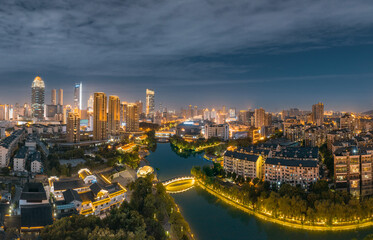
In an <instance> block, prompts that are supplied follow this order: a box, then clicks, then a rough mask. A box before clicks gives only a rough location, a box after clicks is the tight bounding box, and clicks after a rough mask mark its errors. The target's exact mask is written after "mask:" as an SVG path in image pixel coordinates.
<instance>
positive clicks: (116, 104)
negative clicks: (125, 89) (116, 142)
mask: <svg viewBox="0 0 373 240" xmlns="http://www.w3.org/2000/svg"><path fill="white" fill-rule="evenodd" d="M119 130H120V100H119V97H118V96H109V113H108V133H109V134H111V135H118V134H119Z"/></svg>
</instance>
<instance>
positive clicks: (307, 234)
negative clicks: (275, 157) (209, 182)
mask: <svg viewBox="0 0 373 240" xmlns="http://www.w3.org/2000/svg"><path fill="white" fill-rule="evenodd" d="M147 159H148V161H149V163H150V165H151V166H153V168H154V169H156V171H157V174H158V177H159V179H160V180H167V179H170V178H173V177H179V176H189V175H190V169H191V168H192V167H193V166H196V165H200V166H203V165H205V164H209V162H207V161H206V160H205V159H203V155H201V154H196V155H191V156H179V155H178V154H176V153H175V152H174V151H173V150H172V149H171V146H170V144H169V143H162V144H158V146H157V150H156V151H155V152H154V153H151V154H150V155H149V156H148V157H147ZM172 196H173V198H174V199H175V202H176V203H177V204H178V205H179V207H180V209H181V212H182V214H183V216H184V218H185V220H187V221H188V223H189V225H190V227H191V229H192V232H193V234H194V235H195V236H196V238H197V239H198V240H236V239H237V240H240V239H253V240H256V239H259V240H262V239H263V240H293V239H300V240H308V239H316V240H324V239H325V240H351V239H358V240H362V239H363V238H364V237H365V236H367V235H368V234H371V233H373V229H372V228H368V229H364V230H359V231H348V232H346V231H343V232H312V231H303V230H294V229H290V228H287V227H283V226H279V225H277V224H273V223H269V222H265V221H263V220H260V219H258V218H256V217H255V216H252V215H249V214H247V213H244V212H242V211H240V210H238V209H235V208H234V207H231V206H230V205H228V204H226V203H224V202H222V201H220V200H219V199H217V198H216V197H214V196H212V195H211V194H209V193H207V192H206V191H204V190H202V189H200V188H198V187H196V188H193V189H192V190H189V191H187V192H184V193H179V194H174V195H172Z"/></svg>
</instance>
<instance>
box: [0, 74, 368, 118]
mask: <svg viewBox="0 0 373 240" xmlns="http://www.w3.org/2000/svg"><path fill="white" fill-rule="evenodd" d="M37 76H39V77H41V78H42V79H43V81H44V83H45V104H47V105H49V104H51V91H52V89H56V90H58V89H61V88H60V87H52V88H48V85H47V83H46V81H45V80H44V78H43V77H42V76H41V75H40V74H39V75H35V77H37ZM35 77H34V78H35ZM32 81H33V80H32ZM32 81H31V83H32ZM82 85H83V87H82V88H83V94H82V95H83V99H82V103H83V104H82V105H83V109H86V108H87V102H88V99H89V96H90V95H93V94H94V93H95V92H104V93H105V94H106V95H107V96H108V97H109V96H110V95H115V96H118V97H119V99H120V101H121V102H135V101H139V100H141V101H142V103H143V104H144V108H145V102H146V101H145V92H146V88H145V89H144V93H143V96H142V97H139V98H133V99H131V100H128V99H125V98H122V97H121V96H120V94H119V95H118V94H111V93H110V92H105V91H99V90H97V91H90V92H87V90H85V84H84V82H82ZM74 86H75V82H74V83H73V84H72V87H71V89H70V91H66V90H65V89H63V88H62V89H63V101H64V105H73V90H74ZM89 89H92V88H89ZM28 90H29V99H27V98H26V99H25V101H23V102H22V101H16V102H6V101H0V104H10V105H13V106H14V105H15V104H16V103H18V104H24V103H30V102H31V101H30V100H31V84H30V87H29V89H28ZM153 90H154V91H155V107H156V110H158V109H159V106H160V104H162V107H166V108H167V109H168V110H175V111H179V110H180V109H182V108H183V109H187V108H188V106H189V105H190V104H191V103H185V104H184V105H180V106H178V107H169V105H167V102H162V103H160V102H157V90H156V89H154V88H153ZM66 96H67V97H66ZM68 99H69V100H68ZM318 102H322V101H316V102H313V103H310V105H309V106H305V108H302V107H297V106H295V105H294V106H288V107H284V108H282V109H280V110H275V111H273V110H271V109H267V108H265V107H263V106H256V107H255V106H253V107H248V108H240V107H237V106H230V105H227V104H224V103H222V104H215V105H207V104H202V105H201V104H191V105H192V106H193V107H194V106H197V107H198V108H199V109H205V108H208V109H209V110H212V109H213V108H214V109H216V110H220V109H221V108H222V107H223V106H225V107H226V109H227V110H229V108H236V110H237V111H240V110H254V109H256V108H264V109H265V111H266V112H272V113H277V112H281V111H282V110H289V109H291V108H297V109H299V110H300V111H312V105H314V104H316V103H318ZM322 103H323V104H324V106H325V111H326V112H329V111H333V112H346V113H347V112H353V113H364V112H369V111H373V107H372V109H369V110H363V111H351V110H343V109H342V110H335V109H330V108H328V106H327V103H326V102H322ZM342 107H343V106H342Z"/></svg>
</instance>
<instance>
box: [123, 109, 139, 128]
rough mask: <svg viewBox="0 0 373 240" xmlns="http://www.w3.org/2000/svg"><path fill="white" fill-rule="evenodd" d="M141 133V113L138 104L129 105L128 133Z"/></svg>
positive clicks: (127, 113)
mask: <svg viewBox="0 0 373 240" xmlns="http://www.w3.org/2000/svg"><path fill="white" fill-rule="evenodd" d="M138 131H139V112H138V108H137V104H136V103H128V104H127V111H126V132H138Z"/></svg>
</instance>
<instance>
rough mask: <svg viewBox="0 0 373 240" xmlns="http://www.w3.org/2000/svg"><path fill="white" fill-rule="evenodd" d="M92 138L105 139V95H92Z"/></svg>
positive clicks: (99, 93) (98, 93)
mask: <svg viewBox="0 0 373 240" xmlns="http://www.w3.org/2000/svg"><path fill="white" fill-rule="evenodd" d="M93 138H94V140H105V139H107V97H106V94H105V93H102V92H97V93H94V103H93Z"/></svg>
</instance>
